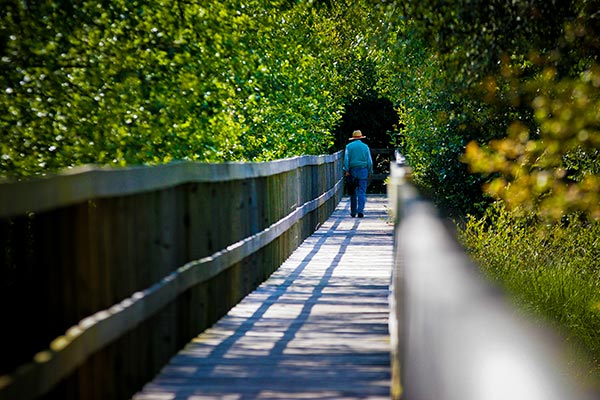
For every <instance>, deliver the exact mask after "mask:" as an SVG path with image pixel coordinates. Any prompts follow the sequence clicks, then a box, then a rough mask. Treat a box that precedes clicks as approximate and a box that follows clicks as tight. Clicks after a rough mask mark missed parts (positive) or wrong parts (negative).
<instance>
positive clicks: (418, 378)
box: [388, 165, 588, 400]
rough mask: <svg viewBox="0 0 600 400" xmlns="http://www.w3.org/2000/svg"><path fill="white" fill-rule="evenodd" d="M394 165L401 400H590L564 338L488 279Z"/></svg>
mask: <svg viewBox="0 0 600 400" xmlns="http://www.w3.org/2000/svg"><path fill="white" fill-rule="evenodd" d="M408 174H409V169H408V168H406V167H401V166H397V165H393V166H392V171H391V179H390V183H389V185H388V195H389V196H388V197H389V203H390V208H391V212H392V214H393V215H394V218H395V256H394V257H395V261H394V264H395V265H394V276H393V279H392V290H391V295H390V304H391V312H390V332H391V341H392V375H393V377H392V397H393V398H394V399H400V398H402V399H406V400H428V399H432V400H433V399H445V400H489V399H511V400H521V399H522V400H551V399H557V400H558V399H570V400H573V399H584V398H588V394H586V393H585V390H584V388H583V386H582V385H580V384H578V383H577V381H576V378H575V375H576V374H574V371H573V370H571V367H570V366H568V365H569V364H570V363H569V362H567V360H568V359H567V357H566V352H565V351H563V350H564V348H563V347H562V346H561V345H560V343H561V342H560V340H559V337H558V336H557V335H556V334H555V333H553V332H552V331H550V330H548V329H547V328H546V327H543V326H541V325H539V324H534V323H533V322H532V320H530V319H528V318H525V316H524V315H522V314H520V313H519V312H518V311H516V310H514V309H513V308H512V307H511V306H510V303H509V302H508V301H507V300H506V299H505V297H504V295H503V294H502V293H501V292H500V291H499V290H498V289H497V288H495V287H493V286H492V285H491V284H490V283H489V282H488V281H486V280H485V279H483V278H482V277H481V276H480V273H479V271H478V269H477V267H476V266H475V265H474V264H473V263H472V261H471V260H470V258H469V257H468V256H467V255H466V253H465V252H464V251H463V249H462V248H461V246H460V245H459V244H458V242H457V241H456V240H455V238H454V236H453V234H452V233H451V230H449V229H448V226H447V224H445V223H444V221H443V220H442V219H441V218H440V217H439V216H438V214H437V213H436V211H435V209H434V208H433V207H432V205H431V204H430V203H428V202H427V201H426V200H424V199H423V198H421V197H420V196H419V194H418V192H417V190H416V189H415V187H414V186H413V185H412V184H411V183H410V179H407V176H408Z"/></svg>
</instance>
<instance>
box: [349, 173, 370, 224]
mask: <svg viewBox="0 0 600 400" xmlns="http://www.w3.org/2000/svg"><path fill="white" fill-rule="evenodd" d="M350 175H352V176H353V177H355V178H357V179H358V187H357V188H356V190H355V191H354V194H352V195H351V196H350V214H352V215H356V214H357V213H364V212H365V203H366V201H367V181H368V179H369V170H368V169H367V168H350Z"/></svg>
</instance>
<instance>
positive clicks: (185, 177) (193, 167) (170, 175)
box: [0, 152, 342, 218]
mask: <svg viewBox="0 0 600 400" xmlns="http://www.w3.org/2000/svg"><path fill="white" fill-rule="evenodd" d="M341 154H342V152H338V153H336V154H333V155H322V156H304V157H293V158H289V159H284V160H276V161H271V162H253V163H243V162H226V163H219V164H204V163H195V162H191V161H181V162H173V163H170V164H165V165H159V166H133V167H125V168H109V167H99V166H94V165H84V166H80V167H76V168H72V169H69V170H65V171H64V172H63V173H61V174H57V175H49V176H44V177H38V178H31V179H26V180H22V181H3V182H0V218H5V217H11V216H14V215H20V214H24V213H28V212H40V211H46V210H49V209H54V208H57V207H64V206H68V205H71V204H76V203H79V202H82V201H85V200H90V199H98V198H103V197H113V196H126V195H131V194H136V193H142V192H148V191H155V190H160V189H164V188H168V187H173V186H177V185H180V184H183V183H194V182H195V183H199V182H228V181H233V180H243V179H253V178H259V177H265V176H271V175H276V174H280V173H284V172H288V171H291V170H294V169H297V168H301V167H304V166H308V165H320V164H323V163H329V162H332V161H333V160H335V159H336V158H339V157H340V155H341Z"/></svg>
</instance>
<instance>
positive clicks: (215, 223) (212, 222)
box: [0, 153, 343, 399]
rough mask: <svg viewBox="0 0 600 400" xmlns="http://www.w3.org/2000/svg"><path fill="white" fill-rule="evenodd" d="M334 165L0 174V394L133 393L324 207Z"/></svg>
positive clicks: (272, 263)
mask: <svg viewBox="0 0 600 400" xmlns="http://www.w3.org/2000/svg"><path fill="white" fill-rule="evenodd" d="M341 175H342V174H341V153H336V154H334V155H331V156H307V157H298V158H294V159H289V160H282V161H276V162H272V163H246V164H244V163H228V164H215V165H207V164H193V163H179V164H174V165H167V166H160V167H145V168H142V167H136V168H128V169H125V170H104V169H89V168H86V169H84V170H82V171H81V170H80V171H77V172H72V173H69V174H66V175H58V176H55V177H48V178H41V179H36V180H33V181H27V182H16V183H15V182H13V183H2V184H0V205H1V206H2V211H1V213H2V214H1V216H0V218H1V220H0V238H1V239H2V245H3V250H4V257H3V258H2V264H1V265H0V267H1V269H0V274H1V275H0V284H1V285H2V287H1V289H2V294H0V296H2V302H0V307H2V309H3V310H2V311H3V318H4V321H5V323H4V324H3V326H4V327H6V328H7V329H5V330H4V331H3V332H2V333H1V335H2V341H1V343H2V344H1V346H2V347H3V349H2V352H3V355H6V356H5V357H3V361H2V366H1V368H2V374H1V375H2V376H0V399H15V398H18V399H34V398H44V396H47V397H48V398H86V399H93V398H97V399H105V398H112V399H118V398H128V397H129V396H130V395H131V394H132V393H134V392H135V391H136V390H139V388H140V387H141V385H143V384H144V383H145V382H147V381H148V380H150V379H151V378H152V377H153V375H154V374H155V373H156V372H157V371H158V369H159V368H160V367H162V365H164V364H165V363H166V362H167V361H168V359H169V358H170V357H171V356H172V355H173V354H175V353H176V352H177V351H178V350H179V349H180V348H181V347H182V346H183V345H184V344H185V343H187V342H188V341H189V340H190V339H191V338H192V337H194V336H195V335H196V334H198V333H199V332H200V331H202V330H203V329H205V328H206V327H208V326H210V325H211V324H212V323H214V322H215V321H216V320H217V319H218V318H219V317H220V316H222V315H223V314H225V313H226V311H227V310H228V309H229V308H231V307H232V306H233V305H235V304H236V303H237V302H238V301H239V300H240V299H241V298H242V297H243V296H245V295H246V294H247V293H249V292H250V291H251V290H253V289H254V288H255V287H256V286H258V284H260V283H261V282H262V281H263V280H264V279H266V278H267V277H268V275H270V273H271V272H272V271H274V270H275V269H276V268H277V267H278V266H279V265H280V264H281V262H282V261H283V260H285V258H287V256H288V255H289V254H290V253H291V252H292V251H293V250H294V249H295V248H296V247H297V246H298V245H299V244H300V243H301V242H302V241H303V240H304V238H306V237H307V236H308V235H310V234H311V233H312V232H313V231H314V230H315V229H316V228H317V227H318V225H319V224H320V223H322V222H323V221H324V220H325V219H326V218H327V217H328V216H329V214H330V213H331V212H332V211H333V209H334V208H335V206H336V205H337V203H338V202H339V200H340V199H341V194H342V191H343V183H342V182H343V181H342V179H341V178H342V176H341ZM32 197H33V198H32ZM36 200H37V201H36ZM5 206H6V207H5ZM48 343H50V345H49V346H48ZM44 344H45V345H44ZM31 359H33V360H32V361H28V360H31Z"/></svg>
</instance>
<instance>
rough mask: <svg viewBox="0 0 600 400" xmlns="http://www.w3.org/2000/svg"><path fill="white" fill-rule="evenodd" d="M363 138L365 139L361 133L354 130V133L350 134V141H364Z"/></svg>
mask: <svg viewBox="0 0 600 400" xmlns="http://www.w3.org/2000/svg"><path fill="white" fill-rule="evenodd" d="M364 138H366V136H363V134H362V132H361V131H359V130H356V131H354V132H352V137H351V138H350V140H355V139H364Z"/></svg>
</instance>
